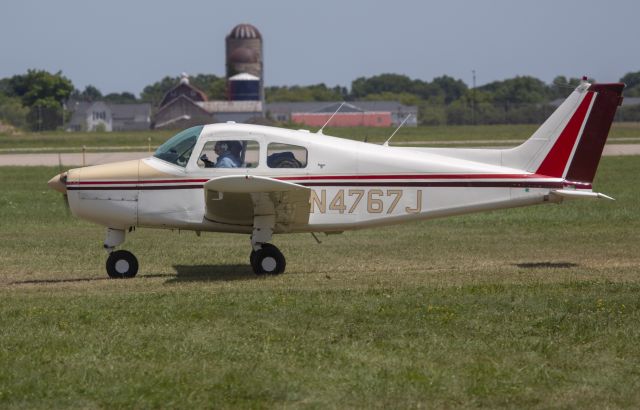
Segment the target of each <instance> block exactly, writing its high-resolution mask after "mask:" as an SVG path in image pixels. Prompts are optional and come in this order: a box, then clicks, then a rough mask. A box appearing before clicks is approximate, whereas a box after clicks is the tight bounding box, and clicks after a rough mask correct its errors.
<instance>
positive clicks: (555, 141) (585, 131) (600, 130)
mask: <svg viewBox="0 0 640 410" xmlns="http://www.w3.org/2000/svg"><path fill="white" fill-rule="evenodd" d="M623 88H624V84H622V83H613V84H589V83H587V82H583V83H582V84H580V85H579V86H578V87H577V88H576V89H575V91H574V92H573V93H571V95H570V96H569V97H568V98H567V99H566V100H565V101H564V102H563V103H562V105H560V107H558V109H557V110H556V111H555V112H554V113H553V114H552V115H551V116H550V117H549V118H548V119H547V121H545V122H544V124H542V126H541V127H540V128H538V130H537V131H536V132H535V133H534V134H533V135H532V136H531V138H529V139H528V140H527V141H525V142H524V143H523V144H522V145H520V146H518V147H515V148H513V149H511V150H506V151H504V153H503V165H506V166H510V167H513V168H518V169H524V170H526V171H528V172H533V173H536V174H540V175H546V176H550V177H556V178H564V179H566V180H569V181H575V182H584V183H591V182H593V178H594V176H595V174H596V170H597V168H598V163H599V162H600V157H601V156H602V150H603V148H604V144H605V142H606V141H607V136H608V135H609V129H610V128H611V123H612V122H613V117H614V115H615V113H616V109H617V107H618V106H619V105H620V104H621V103H622V90H623Z"/></svg>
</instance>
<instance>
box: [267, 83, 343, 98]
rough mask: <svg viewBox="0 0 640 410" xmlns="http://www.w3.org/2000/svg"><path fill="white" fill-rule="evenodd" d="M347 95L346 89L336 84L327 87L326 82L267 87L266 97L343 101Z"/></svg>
mask: <svg viewBox="0 0 640 410" xmlns="http://www.w3.org/2000/svg"><path fill="white" fill-rule="evenodd" d="M345 97H346V89H345V88H344V87H340V86H336V87H333V88H329V87H327V86H326V85H325V84H323V83H321V84H314V85H308V86H298V85H294V86H292V87H287V86H272V87H266V89H265V99H266V100H267V102H280V101H287V102H303V101H342V100H344V99H345Z"/></svg>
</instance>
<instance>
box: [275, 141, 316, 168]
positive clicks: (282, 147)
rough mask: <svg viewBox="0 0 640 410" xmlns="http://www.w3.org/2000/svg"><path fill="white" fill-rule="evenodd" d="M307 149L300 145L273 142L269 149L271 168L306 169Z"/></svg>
mask: <svg viewBox="0 0 640 410" xmlns="http://www.w3.org/2000/svg"><path fill="white" fill-rule="evenodd" d="M307 156H308V153H307V149H306V148H305V147H300V146H298V145H291V144H282V143H277V142H275V143H274V142H272V143H270V144H269V146H268V147H267V165H268V166H269V168H306V167H307Z"/></svg>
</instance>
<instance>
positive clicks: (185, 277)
mask: <svg viewBox="0 0 640 410" xmlns="http://www.w3.org/2000/svg"><path fill="white" fill-rule="evenodd" d="M173 268H174V269H175V271H176V273H175V274H174V273H143V274H141V275H138V276H136V277H135V278H134V279H125V280H145V279H154V278H167V280H166V282H165V283H180V282H228V281H234V280H251V279H258V278H260V276H257V275H256V274H254V273H253V270H252V269H251V267H250V266H249V265H174V266H173ZM109 280H122V279H111V278H109V277H107V275H105V276H104V277H96V278H64V279H32V280H21V281H15V282H11V283H10V284H11V285H47V284H61V283H83V282H87V283H90V282H102V281H109Z"/></svg>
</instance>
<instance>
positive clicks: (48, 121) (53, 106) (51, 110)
mask: <svg viewBox="0 0 640 410" xmlns="http://www.w3.org/2000/svg"><path fill="white" fill-rule="evenodd" d="M27 122H28V123H29V125H30V127H31V129H32V130H33V131H45V130H55V129H56V128H58V127H60V126H62V106H61V105H60V103H59V102H58V101H56V100H55V99H53V98H51V97H49V98H41V99H39V100H37V101H36V102H35V104H33V105H32V106H31V107H30V108H29V113H28V114H27Z"/></svg>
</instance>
